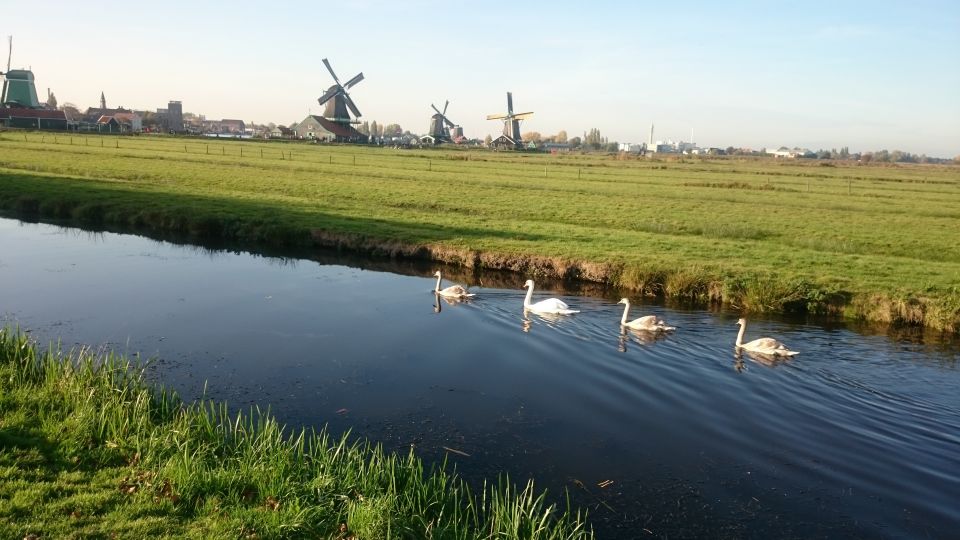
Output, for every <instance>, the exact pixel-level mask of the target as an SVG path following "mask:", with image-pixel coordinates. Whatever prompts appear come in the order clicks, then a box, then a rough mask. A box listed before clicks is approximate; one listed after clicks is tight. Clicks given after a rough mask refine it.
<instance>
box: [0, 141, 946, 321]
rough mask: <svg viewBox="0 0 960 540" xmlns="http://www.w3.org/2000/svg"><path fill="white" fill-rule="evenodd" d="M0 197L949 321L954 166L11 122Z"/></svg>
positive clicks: (722, 295) (136, 222) (669, 290)
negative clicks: (409, 145) (654, 156)
mask: <svg viewBox="0 0 960 540" xmlns="http://www.w3.org/2000/svg"><path fill="white" fill-rule="evenodd" d="M0 208H3V209H5V210H7V211H8V212H18V213H28V214H38V215H41V216H56V217H66V218H75V219H80V220H87V221H90V222H94V223H113V224H117V225H121V226H131V227H142V228H147V229H154V230H158V231H160V230H166V231H174V232H179V233H188V234H194V235H196V236H211V237H218V236H222V237H228V238H234V239H240V240H250V241H266V242H273V243H289V244H300V245H309V244H311V243H319V244H333V245H344V246H348V247H355V248H358V249H369V250H374V251H383V252H389V253H405V254H416V255H420V256H430V257H433V258H435V259H438V260H443V261H446V262H453V263H462V264H465V265H468V266H479V267H490V268H503V269H510V270H516V271H519V272H522V273H525V274H547V275H554V276H561V277H570V278H581V279H588V280H595V281H605V282H609V283H611V284H614V285H618V286H622V287H625V288H628V289H633V290H634V291H636V292H637V293H644V294H657V295H663V296H667V297H675V298H681V299H690V300H694V301H699V302H710V301H714V302H724V303H727V304H730V305H733V306H735V307H738V308H741V309H743V310H745V311H817V312H837V313H842V314H843V315H845V316H847V317H854V318H862V319H867V320H873V321H881V322H884V321H885V322H893V323H913V324H924V325H927V326H929V327H931V328H935V329H941V330H947V331H960V241H958V239H960V168H958V167H952V166H934V165H910V166H859V165H856V164H847V163H800V162H795V161H782V162H781V161H777V162H774V161H771V160H756V159H742V160H741V159H733V158H728V159H715V160H699V159H690V158H686V159H673V160H643V159H622V157H620V156H605V155H555V156H551V155H532V154H517V153H496V152H489V151H480V150H457V149H452V150H392V149H381V148H366V147H355V146H320V145H308V144H294V143H271V142H246V141H244V142H238V141H217V140H209V141H207V140H199V139H177V138H157V137H147V136H141V137H96V136H90V137H83V136H73V137H70V136H69V135H49V134H39V133H26V134H25V133H20V132H17V133H15V132H7V133H3V134H0ZM519 279H520V278H519V277H518V280H519ZM519 282H520V281H518V283H519Z"/></svg>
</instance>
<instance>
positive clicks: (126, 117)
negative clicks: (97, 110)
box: [113, 112, 143, 133]
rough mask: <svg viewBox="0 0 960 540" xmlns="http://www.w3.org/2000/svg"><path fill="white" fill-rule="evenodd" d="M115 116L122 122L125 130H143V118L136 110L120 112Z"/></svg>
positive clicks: (137, 131)
mask: <svg viewBox="0 0 960 540" xmlns="http://www.w3.org/2000/svg"><path fill="white" fill-rule="evenodd" d="M113 117H114V118H116V119H117V122H120V125H121V126H122V127H124V128H125V131H129V132H133V133H139V132H141V131H143V118H141V117H140V115H139V114H137V113H135V112H118V113H116V114H114V115H113Z"/></svg>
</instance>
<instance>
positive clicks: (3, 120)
mask: <svg viewBox="0 0 960 540" xmlns="http://www.w3.org/2000/svg"><path fill="white" fill-rule="evenodd" d="M0 126H4V127H18V128H26V129H67V116H66V115H65V114H64V112H63V111H57V110H51V109H28V108H21V107H2V108H0Z"/></svg>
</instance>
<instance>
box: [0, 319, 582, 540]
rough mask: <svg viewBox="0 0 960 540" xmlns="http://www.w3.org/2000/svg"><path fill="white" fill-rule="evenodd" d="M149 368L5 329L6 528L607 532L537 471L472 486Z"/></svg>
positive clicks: (42, 532)
mask: <svg viewBox="0 0 960 540" xmlns="http://www.w3.org/2000/svg"><path fill="white" fill-rule="evenodd" d="M144 369H145V368H144V366H143V365H142V364H137V363H134V362H133V361H132V360H131V359H130V358H129V357H124V356H116V355H114V354H113V353H108V352H103V351H92V350H90V349H86V348H80V349H73V350H70V351H64V350H63V349H62V348H61V347H60V346H59V345H53V344H51V345H49V346H48V347H46V348H43V347H40V346H38V345H37V344H36V343H34V342H32V341H31V340H30V339H29V337H28V336H27V335H26V334H25V333H23V332H21V331H20V330H19V329H11V328H0V390H2V392H0V536H2V537H4V538H23V537H26V536H30V535H37V536H38V537H42V538H58V537H64V536H74V535H79V536H85V537H86V536H91V535H92V536H95V537H101V536H102V537H107V536H110V535H119V536H121V537H124V536H128V535H129V536H130V537H164V538H167V537H170V538H174V537H205V538H221V537H223V538H225V537H233V538H301V537H317V538H342V539H348V538H354V539H358V540H359V539H361V538H384V537H386V536H390V535H392V536H397V537H423V538H426V537H442V538H462V539H473V538H524V539H541V538H543V539H547V538H550V539H578V540H579V539H589V538H593V534H592V532H591V531H590V530H589V528H588V527H587V525H586V516H585V514H583V513H581V512H580V511H573V510H571V509H570V507H569V501H568V504H567V509H566V510H561V509H558V508H557V506H556V505H554V504H551V503H548V502H547V500H546V496H545V493H537V492H536V491H535V490H534V487H533V484H532V482H528V483H527V484H526V487H525V488H521V489H518V488H517V487H515V486H513V484H511V483H510V481H509V479H506V478H504V479H501V480H500V481H499V482H498V483H497V484H495V485H494V484H485V485H484V486H483V488H482V489H481V490H473V491H471V489H470V487H469V486H467V484H466V483H465V482H464V481H463V480H461V479H460V478H459V477H458V476H457V475H456V473H455V472H448V471H447V470H446V465H445V464H444V465H441V466H440V467H437V468H430V469H427V468H425V467H424V465H423V463H422V461H421V460H420V459H419V458H417V457H416V456H415V455H414V451H413V449H411V450H410V452H409V453H408V454H406V455H398V454H393V453H390V452H386V451H384V450H383V448H382V447H380V446H379V445H372V444H370V443H366V442H362V441H356V440H352V439H351V437H350V436H349V434H348V435H345V436H343V437H341V438H339V439H338V438H333V437H330V436H329V435H328V434H327V433H326V432H325V431H321V432H313V431H307V430H302V431H299V432H297V431H292V430H288V429H286V428H285V427H284V426H282V425H279V424H278V423H277V421H276V420H275V419H274V418H273V417H272V416H271V415H270V414H269V412H261V411H260V410H258V409H252V410H250V411H249V412H247V413H240V412H235V411H229V410H228V408H227V406H226V404H225V403H214V402H212V401H211V402H197V403H191V404H187V403H183V402H182V401H181V400H180V399H179V398H178V397H177V395H176V394H175V393H174V392H172V391H170V390H167V389H164V388H162V387H157V386H153V385H151V384H149V383H147V382H146V381H145V378H144V373H145V372H144ZM431 535H434V536H431Z"/></svg>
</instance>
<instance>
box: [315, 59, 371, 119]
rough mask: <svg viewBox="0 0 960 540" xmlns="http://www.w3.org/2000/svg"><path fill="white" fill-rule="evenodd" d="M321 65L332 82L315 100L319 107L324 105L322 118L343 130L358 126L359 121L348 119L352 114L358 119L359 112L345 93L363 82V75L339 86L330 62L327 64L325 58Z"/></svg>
mask: <svg viewBox="0 0 960 540" xmlns="http://www.w3.org/2000/svg"><path fill="white" fill-rule="evenodd" d="M323 65H325V66H327V71H329V72H330V76H331V77H333V82H334V84H333V85H332V86H330V88H328V89H327V91H326V92H324V93H323V95H322V96H320V97H319V98H318V99H317V101H318V102H320V105H324V104H326V109H324V111H323V117H324V118H325V119H327V120H329V121H331V122H333V123H335V124H340V125H341V126H343V127H345V128H350V127H351V126H350V124H359V123H360V121H359V120H354V119H353V118H351V117H350V113H351V112H352V113H353V116H354V117H356V118H359V117H360V110H359V109H357V106H356V104H355V103H354V102H353V100H352V99H350V94H348V93H347V90H348V89H350V88H352V87H353V86H356V84H357V83H359V82H360V81H362V80H363V73H362V72H361V73H357V74H356V75H355V76H354V77H353V78H352V79H350V80H349V81H347V82H346V84H341V83H340V79H338V78H337V74H336V73H334V72H333V68H332V67H330V62H328V61H327V59H326V58H324V59H323Z"/></svg>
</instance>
